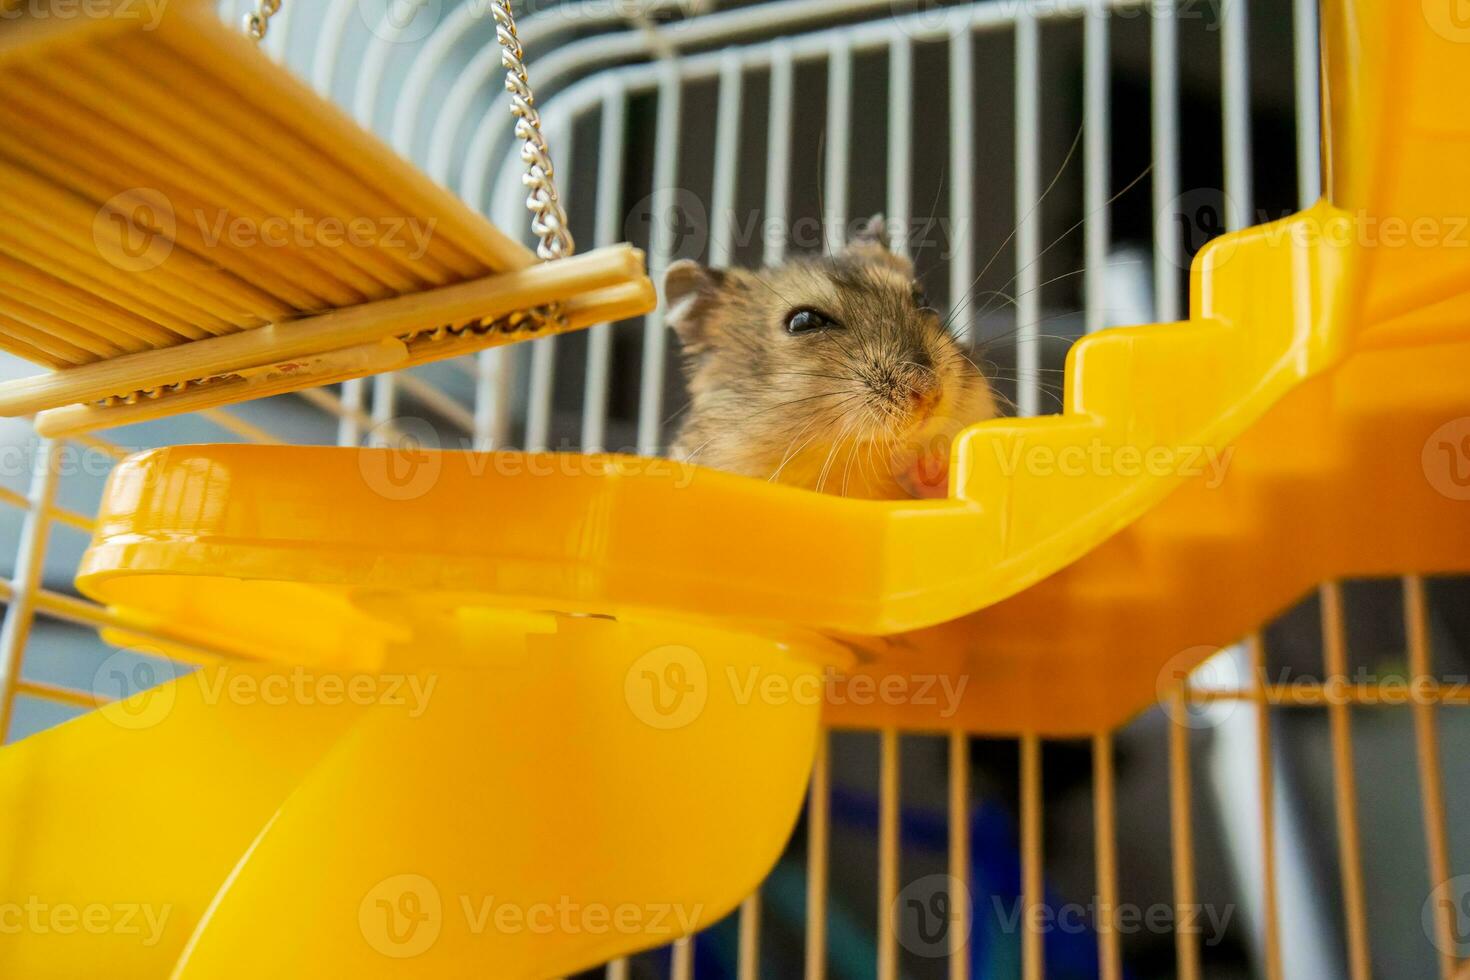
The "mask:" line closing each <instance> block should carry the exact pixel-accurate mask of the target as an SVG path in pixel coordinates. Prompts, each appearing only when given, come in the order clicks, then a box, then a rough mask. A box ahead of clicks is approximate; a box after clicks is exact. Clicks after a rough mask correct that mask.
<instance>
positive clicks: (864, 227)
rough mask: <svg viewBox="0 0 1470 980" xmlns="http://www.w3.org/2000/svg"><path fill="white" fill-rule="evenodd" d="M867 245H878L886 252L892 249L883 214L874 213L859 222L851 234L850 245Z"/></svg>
mask: <svg viewBox="0 0 1470 980" xmlns="http://www.w3.org/2000/svg"><path fill="white" fill-rule="evenodd" d="M863 246H867V247H869V248H871V247H874V246H876V247H878V248H881V249H882V250H883V251H885V252H888V251H892V249H893V242H892V240H891V236H890V234H889V230H888V222H887V220H885V219H884V217H883V215H881V214H875V215H873V216H872V217H871V218H868V219H866V220H864V221H863V222H861V223H860V224H859V225H858V226H857V230H856V231H855V232H854V233H853V236H852V247H854V248H859V247H863Z"/></svg>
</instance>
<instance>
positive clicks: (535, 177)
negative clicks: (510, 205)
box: [490, 0, 576, 259]
mask: <svg viewBox="0 0 1470 980" xmlns="http://www.w3.org/2000/svg"><path fill="white" fill-rule="evenodd" d="M490 12H491V14H493V15H494V17H495V39H496V40H497V41H499V42H500V64H501V66H502V67H503V68H505V90H506V91H507V92H509V93H510V111H511V114H512V115H513V116H515V117H516V138H517V139H519V140H520V141H521V162H522V163H524V164H525V165H526V173H525V174H524V175H523V176H522V177H521V183H523V184H525V185H526V187H527V188H529V189H530V194H529V196H528V197H527V198H526V208H527V209H528V210H529V211H530V212H531V231H532V232H534V233H535V234H536V235H538V236H539V237H540V238H541V243H540V244H539V245H537V246H536V254H537V255H539V256H541V257H542V258H543V259H560V258H565V257H566V256H568V255H571V254H572V250H573V249H574V248H575V247H576V243H575V242H573V241H572V233H571V230H570V229H569V228H568V227H567V213H566V211H565V210H564V209H563V208H562V206H561V198H560V196H559V195H558V194H557V191H556V169H555V168H554V167H553V166H552V165H551V151H550V150H549V149H548V148H547V146H546V138H545V137H544V136H542V134H541V114H540V113H539V112H537V111H536V96H535V94H534V93H533V92H532V91H531V80H530V78H529V77H528V76H527V74H526V64H525V61H524V58H525V51H524V50H522V48H521V39H520V37H519V36H517V34H516V19H515V15H514V14H513V13H511V10H510V0H491V2H490Z"/></svg>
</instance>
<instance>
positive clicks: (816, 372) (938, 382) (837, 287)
mask: <svg viewBox="0 0 1470 980" xmlns="http://www.w3.org/2000/svg"><path fill="white" fill-rule="evenodd" d="M664 299H665V302H666V303H667V311H668V321H669V323H670V325H671V326H672V327H673V329H674V331H675V333H676V334H677V336H678V337H679V340H680V342H681V344H682V345H683V351H684V361H685V374H686V377H687V380H688V386H689V392H690V396H691V401H690V405H689V409H688V414H687V416H686V417H685V420H684V422H683V425H682V426H681V428H680V430H679V433H678V436H677V438H676V439H675V443H674V447H673V451H674V455H675V456H677V457H678V458H680V459H684V460H688V461H691V462H694V463H698V464H700V465H705V466H710V467H714V468H715V469H720V470H726V471H728V472H731V473H738V474H742V475H744V476H751V477H757V478H761V479H766V480H770V481H773V482H777V483H782V484H788V485H791V486H797V487H802V488H805V489H807V490H816V491H820V492H823V493H832V494H840V495H843V496H849V497H863V498H870V499H905V498H913V497H942V496H944V495H945V494H946V493H947V490H948V464H949V449H950V442H951V441H952V440H953V438H954V437H955V435H957V434H958V433H959V432H960V430H962V429H964V428H965V427H966V426H969V425H971V424H973V423H975V422H980V421H983V420H985V419H989V418H993V417H994V416H995V414H996V407H995V397H994V394H993V392H992V390H991V387H990V384H989V382H988V381H987V380H986V379H985V377H984V376H983V375H982V374H981V372H980V370H979V369H978V368H977V367H976V366H975V364H974V363H973V362H972V361H971V360H970V358H969V357H968V356H967V354H966V351H965V350H964V349H963V348H962V347H961V345H960V344H959V343H958V342H957V341H956V340H955V339H954V337H952V336H951V335H950V334H949V332H948V331H947V330H946V329H945V325H944V323H943V322H942V321H941V319H940V317H939V314H938V313H937V312H936V311H935V310H933V309H931V308H930V307H928V306H927V305H926V301H925V298H924V294H923V289H922V286H921V285H920V284H919V283H918V282H917V281H916V279H915V276H914V267H913V264H912V263H911V262H909V260H908V259H906V258H904V257H902V256H900V255H898V254H896V253H894V252H893V251H891V250H890V248H889V247H888V244H887V242H886V235H885V233H884V230H883V225H882V220H881V218H875V219H873V220H871V221H870V222H868V223H867V224H866V225H865V226H864V227H863V229H862V230H861V231H860V232H859V233H858V235H857V236H856V237H855V239H854V240H853V242H852V243H851V244H850V245H848V246H847V247H846V248H844V249H843V250H842V251H840V252H838V253H837V254H835V255H831V256H822V257H811V258H800V259H795V260H793V261H790V262H787V263H786V264H784V265H781V266H777V267H775V268H768V269H759V270H754V269H724V270H716V269H709V268H705V267H703V266H701V265H699V264H698V263H696V262H693V261H690V260H683V261H680V262H676V263H674V264H673V265H672V266H670V268H669V270H668V272H667V274H666V276H665V279H664Z"/></svg>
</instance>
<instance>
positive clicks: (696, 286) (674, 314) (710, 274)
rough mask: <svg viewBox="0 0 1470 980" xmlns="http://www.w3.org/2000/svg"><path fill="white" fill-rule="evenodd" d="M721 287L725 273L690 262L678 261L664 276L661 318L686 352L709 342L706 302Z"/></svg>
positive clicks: (709, 303) (707, 302) (695, 349)
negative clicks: (670, 327) (665, 319)
mask: <svg viewBox="0 0 1470 980" xmlns="http://www.w3.org/2000/svg"><path fill="white" fill-rule="evenodd" d="M724 284H725V273H723V272H721V271H720V270H718V269H708V268H705V267H704V266H702V265H700V264H699V263H698V262H695V261H694V260H693V259H680V260H679V261H678V262H675V263H674V264H673V265H671V266H669V271H668V272H666V273H664V303H665V304H667V313H666V314H665V315H666V317H667V319H668V323H669V325H670V326H672V327H673V328H674V333H676V334H678V335H679V341H680V342H681V343H682V344H683V345H684V349H685V350H686V351H690V352H694V351H697V350H699V349H700V348H702V347H703V346H705V345H706V344H707V343H708V342H709V339H710V337H709V329H710V324H709V318H710V317H709V314H710V312H711V307H712V305H713V304H712V303H711V302H710V300H712V299H713V297H714V294H715V293H716V292H718V291H719V289H720V287H722V286H723V285H724Z"/></svg>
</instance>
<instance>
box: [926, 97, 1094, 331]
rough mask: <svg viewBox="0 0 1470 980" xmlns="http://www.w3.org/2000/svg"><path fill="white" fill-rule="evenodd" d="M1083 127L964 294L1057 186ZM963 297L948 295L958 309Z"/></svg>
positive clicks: (1080, 140)
mask: <svg viewBox="0 0 1470 980" xmlns="http://www.w3.org/2000/svg"><path fill="white" fill-rule="evenodd" d="M1083 128H1084V127H1083V126H1081V125H1079V126H1078V127H1077V134H1076V135H1075V136H1073V137H1072V145H1071V146H1070V147H1068V148H1067V155H1066V156H1065V157H1063V158H1062V164H1061V166H1060V167H1058V168H1057V172H1056V175H1055V176H1053V177H1052V179H1051V183H1049V184H1047V185H1046V190H1044V191H1042V192H1041V196H1040V197H1038V198H1037V199H1036V202H1035V203H1034V204H1032V205H1031V210H1029V211H1027V212H1026V213H1025V214H1024V215H1022V216H1021V220H1020V221H1017V222H1016V225H1015V227H1014V228H1012V229H1011V233H1010V234H1009V235H1007V236H1006V237H1005V241H1003V242H1001V243H1000V244H999V245H997V246H996V248H995V251H994V252H993V253H991V256H990V258H989V259H987V260H986V262H985V265H984V266H983V267H982V268H981V269H980V274H979V275H978V276H976V277H975V278H974V279H972V280H971V281H970V285H968V286H966V287H965V295H969V293H970V290H972V289H974V288H975V287H976V286H978V285H979V284H980V282H981V281H982V280H983V279H984V278H985V274H986V273H987V272H989V271H990V267H991V266H992V265H994V264H995V260H996V259H998V258H1000V253H1001V252H1004V251H1005V248H1006V246H1007V245H1009V244H1010V243H1011V242H1012V241H1014V240H1015V237H1016V235H1018V234H1020V231H1021V225H1023V224H1025V223H1026V220H1027V219H1028V218H1030V217H1031V216H1032V215H1033V214H1035V213H1036V212H1037V211H1038V210H1040V208H1041V205H1042V202H1044V201H1045V200H1046V199H1047V196H1048V195H1050V194H1051V192H1052V190H1053V188H1055V187H1056V186H1057V181H1059V180H1061V179H1062V174H1064V173H1065V172H1066V170H1067V166H1068V165H1069V164H1070V163H1071V162H1072V158H1073V157H1074V156H1076V155H1077V147H1078V146H1080V145H1081V144H1082V131H1083ZM964 299H965V297H964V296H952V297H950V302H951V304H953V305H954V306H955V307H956V308H957V309H959V308H962V307H963V303H964Z"/></svg>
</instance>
